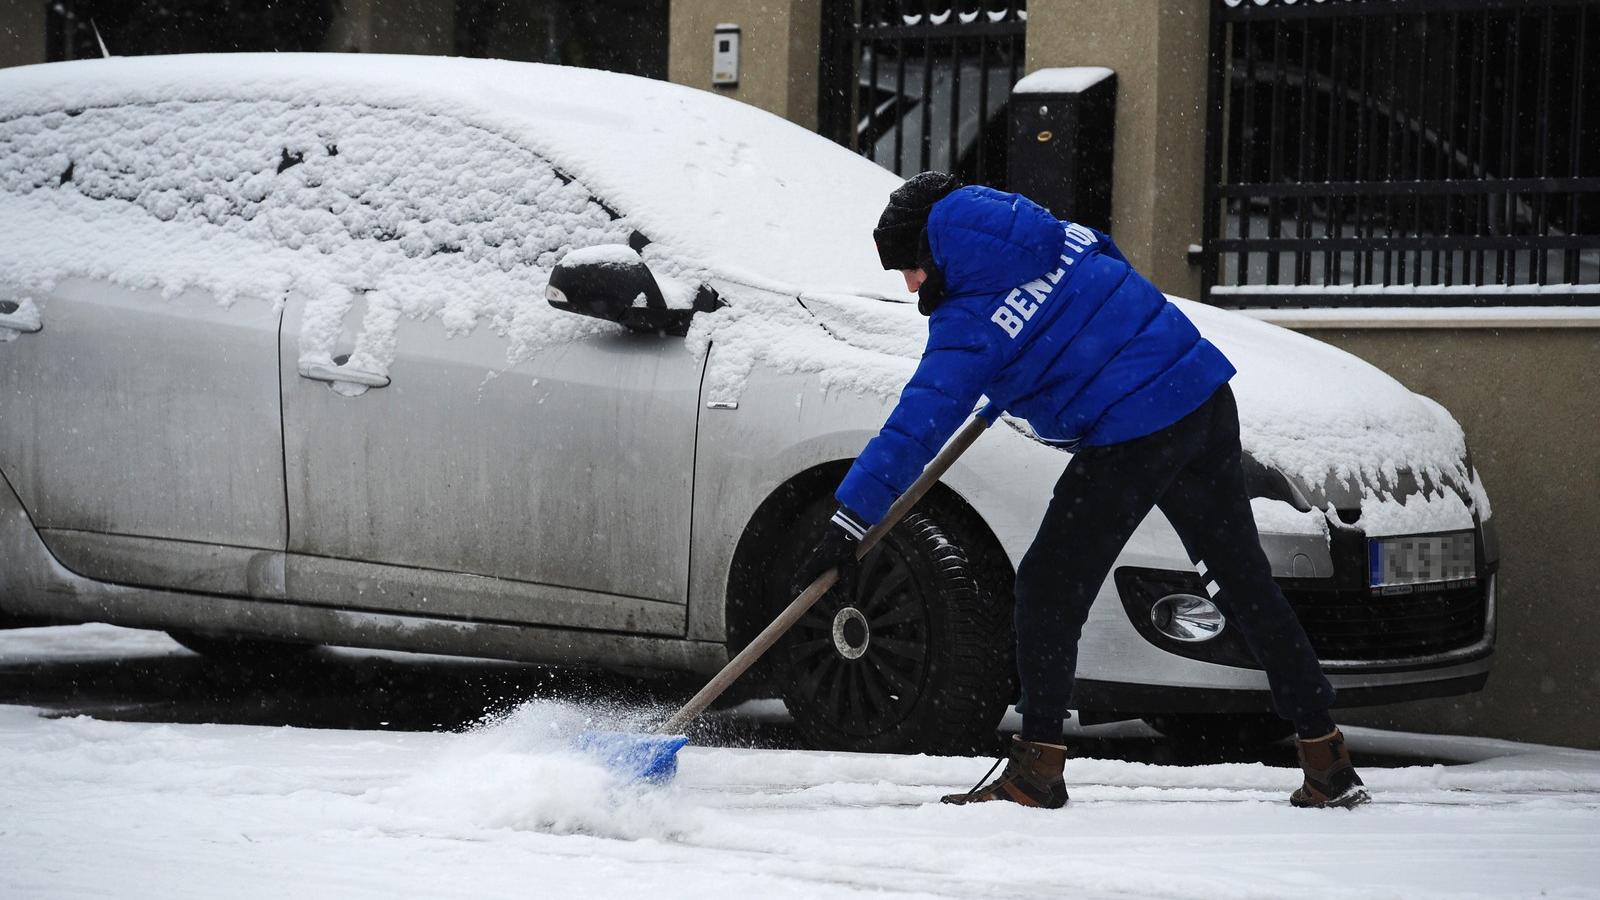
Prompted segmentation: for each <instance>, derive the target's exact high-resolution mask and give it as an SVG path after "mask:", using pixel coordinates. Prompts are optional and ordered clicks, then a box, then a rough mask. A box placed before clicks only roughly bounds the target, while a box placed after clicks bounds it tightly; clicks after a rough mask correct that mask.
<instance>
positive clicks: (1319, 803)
mask: <svg viewBox="0 0 1600 900" xmlns="http://www.w3.org/2000/svg"><path fill="white" fill-rule="evenodd" d="M1299 751H1300V768H1302V769H1304V770H1305V773H1306V780H1305V783H1304V784H1302V785H1300V789H1299V790H1297V791H1295V792H1294V793H1293V794H1292V795H1290V797H1289V802H1290V803H1291V804H1293V805H1295V806H1298V807H1302V808H1310V809H1326V808H1327V807H1330V806H1335V807H1338V808H1340V809H1353V808H1355V807H1357V806H1360V805H1361V804H1363V803H1371V802H1372V796H1371V795H1370V794H1368V793H1367V791H1366V789H1365V788H1363V787H1362V786H1361V776H1360V775H1357V774H1356V767H1355V766H1354V765H1352V764H1351V763H1350V751H1349V750H1346V749H1345V746H1344V735H1343V734H1342V733H1341V732H1340V731H1339V729H1337V728H1335V729H1334V730H1333V733H1332V734H1329V735H1327V736H1325V737H1320V738H1314V739H1312V740H1309V741H1300V742H1299Z"/></svg>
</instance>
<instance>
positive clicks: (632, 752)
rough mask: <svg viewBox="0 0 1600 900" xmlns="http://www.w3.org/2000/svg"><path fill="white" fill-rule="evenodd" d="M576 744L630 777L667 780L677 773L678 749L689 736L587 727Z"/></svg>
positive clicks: (615, 770)
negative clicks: (599, 729) (590, 728)
mask: <svg viewBox="0 0 1600 900" xmlns="http://www.w3.org/2000/svg"><path fill="white" fill-rule="evenodd" d="M573 743H574V745H575V746H576V747H577V748H578V749H579V750H582V751H583V752H585V753H588V754H589V755H591V756H594V757H597V758H598V759H599V760H600V762H601V763H602V764H604V765H605V766H606V767H607V768H609V769H611V770H612V771H614V772H616V773H617V774H618V775H621V776H623V777H625V778H627V779H629V780H631V781H648V782H650V783H651V784H665V783H666V782H668V781H671V780H672V776H674V775H676V774H678V751H679V750H682V749H683V748H684V746H685V745H686V744H688V743H689V739H688V738H687V737H684V736H683V735H681V734H674V735H659V734H629V733H628V732H625V731H585V732H583V733H582V734H579V735H578V737H577V740H576V741H574V742H573Z"/></svg>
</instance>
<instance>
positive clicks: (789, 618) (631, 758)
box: [577, 416, 989, 784]
mask: <svg viewBox="0 0 1600 900" xmlns="http://www.w3.org/2000/svg"><path fill="white" fill-rule="evenodd" d="M988 427H989V423H988V422H987V421H985V420H984V419H983V418H982V417H981V416H973V417H972V418H970V419H968V420H967V423H966V424H965V425H963V426H962V428H961V430H960V431H958V432H956V435H955V437H953V438H951V439H950V441H949V443H947V444H945V445H944V449H943V450H940V451H939V455H938V456H936V457H934V459H933V461H932V462H930V463H928V466H927V468H925V469H923V470H922V474H921V475H919V476H917V480H916V482H915V483H913V484H912V485H911V487H910V488H909V489H907V490H906V492H905V493H904V494H902V495H900V499H898V500H896V501H895V503H894V505H893V506H891V507H889V512H888V514H887V515H885V516H884V517H883V521H881V522H879V523H878V524H877V525H875V526H873V527H872V530H871V531H868V532H867V535H866V537H864V538H862V540H861V547H860V549H859V550H857V551H856V558H857V559H860V558H862V557H864V556H866V555H867V553H868V552H869V551H871V550H872V548H873V547H875V546H877V543H878V542H879V541H880V540H882V539H883V536H884V535H885V534H888V533H889V530H890V529H892V528H894V526H895V525H897V524H899V522H900V520H901V519H903V518H905V515H906V513H908V512H910V511H911V507H913V506H915V505H916V503H917V501H918V500H920V499H922V495H923V494H926V493H927V492H928V489H929V488H931V487H933V485H934V483H935V482H937V481H938V480H939V478H940V476H942V475H944V473H945V472H946V471H947V470H948V469H949V468H950V466H952V465H953V464H954V463H955V461H956V460H957V459H958V458H959V457H960V456H961V454H962V453H964V452H966V449H967V448H968V447H970V446H972V443H973V441H976V440H977V439H978V435H980V434H982V433H983V431H984V429H985V428H988ZM838 580H839V571H838V570H837V569H829V570H828V571H826V572H823V573H822V574H821V575H818V576H817V580H816V581H813V582H811V586H810V587H808V588H806V589H805V590H804V591H801V592H800V596H798V597H796V598H794V600H793V601H792V602H790V604H789V605H788V606H787V607H785V608H784V610H783V612H781V613H779V614H778V617H777V618H776V619H773V620H772V623H771V624H770V625H768V626H767V627H766V628H764V629H762V631H761V633H760V634H758V635H756V637H755V640H753V641H751V642H750V644H749V645H748V646H746V647H745V648H744V649H743V650H740V651H739V654H738V655H737V656H735V657H734V658H733V659H731V660H729V661H728V664H727V665H726V666H723V667H722V671H721V672H718V673H717V674H716V676H715V677H714V678H712V679H711V680H710V681H709V682H707V683H706V686H705V687H703V688H701V689H700V692H699V693H697V694H695V695H694V696H693V697H691V698H689V702H688V703H685V704H684V705H683V708H682V709H679V710H678V711H677V712H676V713H673V715H672V718H670V719H668V720H666V721H665V722H663V723H661V725H660V726H659V727H658V728H656V730H655V731H654V732H652V733H650V734H631V733H628V732H620V731H590V732H585V733H583V734H581V735H579V736H578V741H577V745H578V747H579V748H580V749H582V750H585V751H587V752H589V753H592V754H594V755H596V756H599V757H600V758H601V759H602V760H603V761H604V763H605V764H606V765H607V766H608V767H610V768H611V769H613V770H614V771H616V772H617V773H618V774H621V775H624V776H626V777H628V778H629V779H630V780H636V781H646V782H651V783H655V784H662V783H665V782H667V781H671V780H672V777H673V776H674V775H676V774H677V772H678V751H679V750H682V749H683V748H684V746H685V745H686V744H688V743H689V739H688V738H687V737H685V736H684V735H683V734H681V733H680V732H682V731H683V728H684V726H686V725H688V724H689V723H690V722H691V721H693V720H694V718H695V717H696V716H698V715H700V714H701V713H702V712H704V711H705V709H706V707H708V706H710V705H711V704H712V703H714V702H715V701H716V699H717V698H718V697H720V696H722V694H723V692H724V691H726V690H727V689H728V688H729V687H731V686H732V685H733V683H734V682H735V681H737V680H738V678H739V676H740V675H743V674H744V673H745V671H746V670H747V669H749V668H750V667H751V666H752V665H755V662H756V660H758V659H760V658H761V657H762V655H763V654H765V653H766V652H767V651H768V650H769V649H771V647H772V645H773V644H776V643H777V642H778V639H779V638H781V637H783V636H784V634H785V633H787V632H788V630H789V629H790V628H792V627H794V623H796V622H798V621H800V618H801V617H802V616H804V615H805V614H806V612H807V611H808V610H810V609H811V607H812V606H813V605H815V604H816V602H817V601H818V600H820V599H822V596H823V595H824V594H826V593H828V591H829V590H830V589H831V588H832V587H833V586H834V584H835V583H836V582H838Z"/></svg>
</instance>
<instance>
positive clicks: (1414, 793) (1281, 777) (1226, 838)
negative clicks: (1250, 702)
mask: <svg viewBox="0 0 1600 900" xmlns="http://www.w3.org/2000/svg"><path fill="white" fill-rule="evenodd" d="M107 653H115V654H123V655H126V656H130V657H165V656H169V655H178V654H182V653H183V651H181V650H177V649H176V648H175V646H174V645H172V644H171V643H170V642H168V641H167V640H166V639H165V638H164V637H162V636H159V635H145V634H143V633H138V632H128V631H123V630H121V629H111V628H108V627H105V626H86V627H84V628H78V629H70V628H61V629H35V630H29V631H11V632H0V664H3V665H6V666H13V665H16V664H17V663H18V661H19V660H20V661H21V662H22V664H23V665H34V664H59V665H61V666H65V667H66V668H63V669H61V670H60V671H75V670H73V669H72V668H71V667H72V666H73V665H76V664H77V663H79V662H81V661H84V660H91V659H95V658H98V657H104V656H105V655H106V654H107ZM771 714H772V712H771V709H770V707H758V708H756V709H755V710H753V715H754V716H755V717H756V718H759V717H760V716H762V715H768V716H770V715H771ZM604 715H605V714H603V713H597V712H596V711H594V710H592V709H585V708H580V707H578V706H576V705H573V704H569V703H560V702H539V703H533V704H529V705H526V706H523V707H521V708H519V709H518V710H517V711H516V712H515V713H513V714H512V715H510V716H509V717H507V718H505V719H503V720H501V721H499V722H497V723H494V724H490V725H486V726H484V727H481V728H478V729H476V730H473V731H469V732H466V733H440V732H413V733H404V732H393V731H355V730H322V729H308V728H290V727H259V726H243V725H206V724H201V725H193V724H170V723H152V722H121V721H103V720H100V719H93V718H86V717H82V716H76V717H69V718H47V717H45V716H42V715H41V714H40V711H39V710H37V709H34V708H29V707H24V706H0V896H3V897H39V896H46V897H55V896H115V897H173V896H218V895H224V896H230V897H234V896H273V897H281V896H286V895H300V896H305V897H321V896H338V897H346V896H374V897H378V896H382V897H391V896H472V897H496V896H506V897H519V898H522V897H527V896H530V895H531V896H538V897H545V896H550V897H565V896H583V897H595V896H603V895H605V894H607V893H610V894H614V895H619V896H650V897H697V898H698V897H720V896H759V897H766V896H798V897H816V896H835V895H846V894H855V893H866V892H874V893H893V894H896V895H907V896H972V897H977V896H983V897H991V896H994V897H1013V896H1016V897H1021V896H1044V895H1056V896H1071V897H1100V896H1137V897H1149V896H1156V897H1208V898H1211V897H1225V898H1231V897H1263V898H1267V897H1286V896H1338V897H1423V896H1439V897H1444V896H1449V897H1469V896H1493V897H1505V896H1557V897H1600V852H1597V850H1600V753H1593V752H1584V751H1577V750H1565V749H1560V748H1552V747H1540V746H1534V745H1526V744H1516V743H1511V742H1505V741H1492V740H1478V739H1467V738H1433V737H1423V736H1417V735H1404V734H1395V733H1389V732H1381V731H1373V730H1368V729H1351V732H1350V737H1351V745H1352V747H1353V749H1354V750H1355V752H1356V753H1357V754H1358V755H1360V754H1363V753H1365V754H1367V755H1368V756H1369V757H1373V758H1379V757H1381V758H1384V759H1386V760H1393V759H1395V758H1402V759H1403V758H1406V757H1410V758H1414V759H1430V760H1432V759H1448V760H1451V761H1453V762H1458V763H1459V764H1453V765H1422V766H1399V767H1393V768H1374V767H1369V768H1367V769H1366V770H1365V772H1364V774H1365V775H1366V777H1367V781H1368V784H1369V785H1370V786H1371V787H1372V789H1373V792H1374V794H1375V796H1376V800H1377V802H1376V803H1375V804H1374V805H1372V806H1371V807H1368V808H1365V809H1362V810H1358V811H1355V812H1344V811H1327V812H1310V811H1298V810H1293V809H1290V808H1289V807H1288V806H1287V805H1286V804H1285V803H1284V802H1283V798H1284V795H1285V794H1286V793H1287V791H1288V790H1289V789H1290V788H1292V787H1293V786H1294V783H1295V780H1296V778H1295V773H1294V772H1293V771H1292V770H1289V769H1285V768H1281V767H1273V766H1265V765H1260V764H1254V763H1251V764H1221V765H1201V766H1160V765H1148V764H1142V763H1136V762H1127V761H1123V760H1104V759H1079V760H1075V761H1073V762H1072V763H1071V764H1070V768H1069V778H1070V782H1071V790H1072V797H1073V800H1072V803H1071V805H1070V806H1069V807H1068V808H1067V809H1064V810H1059V811H1050V812H1047V811H1035V810H1024V809H1019V808H1016V807H1011V806H1004V805H1000V804H992V805H988V806H985V807H972V808H954V807H943V806H939V805H938V804H935V803H929V802H928V801H929V800H931V799H932V798H935V797H937V796H938V795H939V794H940V793H943V792H945V791H949V790H953V789H957V788H965V787H967V786H968V785H970V783H971V782H972V781H974V780H976V779H977V777H978V776H979V775H981V774H983V771H984V770H985V769H986V768H987V766H988V761H986V760H980V759H960V758H930V757H903V756H900V757H897V756H860V755H849V754H824V753H813V752H803V751H795V750H748V749H734V748H691V749H689V750H686V751H685V752H684V754H683V756H682V771H681V774H680V776H679V778H678V780H677V781H676V782H675V783H674V784H673V785H672V786H671V787H669V788H665V789H653V790H636V789H624V788H619V787H617V786H615V785H613V784H611V783H609V782H608V781H607V778H606V775H605V773H604V772H603V770H601V769H598V768H597V767H595V766H593V765H592V764H591V763H589V762H588V761H586V760H584V759H582V758H580V757H576V756H573V755H571V754H569V753H567V752H566V751H565V750H564V747H565V740H566V735H567V734H568V733H570V732H571V731H573V730H575V729H577V728H581V727H583V726H584V725H585V723H586V721H588V720H589V717H594V716H602V717H603V716H604ZM1111 727H1112V726H1102V727H1101V731H1102V732H1103V731H1104V729H1106V728H1111ZM1124 727H1127V726H1124ZM1091 745H1092V746H1103V743H1100V744H1095V743H1092V742H1091Z"/></svg>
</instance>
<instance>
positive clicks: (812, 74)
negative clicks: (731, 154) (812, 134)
mask: <svg viewBox="0 0 1600 900" xmlns="http://www.w3.org/2000/svg"><path fill="white" fill-rule="evenodd" d="M723 22H726V23H729V24H733V25H738V26H739V27H740V29H741V30H740V41H741V44H742V48H741V52H740V58H739V84H738V86H736V87H732V88H722V87H715V88H714V87H712V85H711V38H712V34H713V32H714V31H715V29H716V26H717V25H718V24H719V23H723ZM669 27H670V30H671V32H672V36H671V44H670V50H669V53H668V57H667V78H668V80H670V81H673V82H676V83H678V84H684V85H688V86H690V87H697V88H705V89H706V90H714V91H716V92H717V93H719V94H725V95H727V96H729V97H733V98H734V99H736V100H742V101H744V102H746V103H749V104H751V105H753V106H759V107H761V108H762V109H764V110H767V111H768V112H772V113H776V114H778V115H780V116H783V117H784V118H786V119H789V120H790V121H792V122H795V123H797V124H799V125H803V126H805V127H806V128H811V129H815V128H816V127H817V61H818V58H819V56H820V53H819V51H818V47H819V46H820V44H821V35H822V31H821V29H822V0H744V2H740V0H672V11H671V16H670V26H669Z"/></svg>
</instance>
